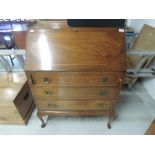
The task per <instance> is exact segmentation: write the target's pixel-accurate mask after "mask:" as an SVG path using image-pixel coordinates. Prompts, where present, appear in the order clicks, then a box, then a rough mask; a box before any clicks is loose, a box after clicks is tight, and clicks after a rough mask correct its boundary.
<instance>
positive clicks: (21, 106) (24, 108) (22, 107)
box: [14, 82, 33, 119]
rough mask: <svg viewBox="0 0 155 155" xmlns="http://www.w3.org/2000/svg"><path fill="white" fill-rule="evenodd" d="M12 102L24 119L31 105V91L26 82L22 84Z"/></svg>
mask: <svg viewBox="0 0 155 155" xmlns="http://www.w3.org/2000/svg"><path fill="white" fill-rule="evenodd" d="M14 103H15V105H16V108H17V109H18V111H19V113H20V115H21V116H22V118H23V119H25V117H26V116H27V113H28V112H29V109H30V107H31V105H32V104H33V97H32V93H31V91H30V88H29V86H28V83H27V82H26V83H25V84H24V86H23V88H22V89H21V91H20V92H19V93H18V95H17V96H16V98H15V100H14Z"/></svg>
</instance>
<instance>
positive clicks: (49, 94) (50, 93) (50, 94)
mask: <svg viewBox="0 0 155 155" xmlns="http://www.w3.org/2000/svg"><path fill="white" fill-rule="evenodd" d="M44 94H45V95H46V96H52V95H53V94H54V93H53V92H52V91H45V92H44Z"/></svg>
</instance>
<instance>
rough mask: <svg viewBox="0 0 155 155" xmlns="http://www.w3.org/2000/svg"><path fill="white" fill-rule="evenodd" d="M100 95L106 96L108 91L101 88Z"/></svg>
mask: <svg viewBox="0 0 155 155" xmlns="http://www.w3.org/2000/svg"><path fill="white" fill-rule="evenodd" d="M99 95H100V96H106V95H107V92H106V91H105V90H101V91H100V93H99Z"/></svg>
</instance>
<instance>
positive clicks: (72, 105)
mask: <svg viewBox="0 0 155 155" xmlns="http://www.w3.org/2000/svg"><path fill="white" fill-rule="evenodd" d="M35 103H36V104H37V107H38V109H39V110H45V111H50V110H113V109H114V107H115V103H116V101H115V100H45V101H42V100H36V102H35Z"/></svg>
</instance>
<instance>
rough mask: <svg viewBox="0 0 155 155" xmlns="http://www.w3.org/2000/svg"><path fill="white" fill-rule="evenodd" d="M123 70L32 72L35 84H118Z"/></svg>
mask: <svg viewBox="0 0 155 155" xmlns="http://www.w3.org/2000/svg"><path fill="white" fill-rule="evenodd" d="M123 77H124V73H123V72H32V73H31V78H32V82H33V83H32V84H33V85H34V86H35V85H36V86H44V85H47V86H117V85H119V84H120V83H121V82H122V81H123Z"/></svg>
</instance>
